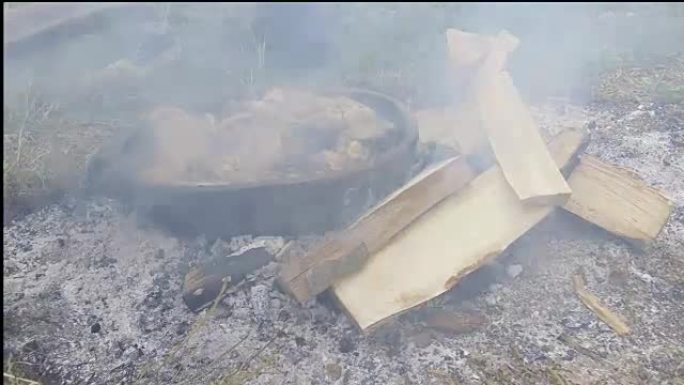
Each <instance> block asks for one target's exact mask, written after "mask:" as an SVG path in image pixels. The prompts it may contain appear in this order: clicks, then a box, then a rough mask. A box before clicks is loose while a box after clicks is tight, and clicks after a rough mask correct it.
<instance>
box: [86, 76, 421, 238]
mask: <svg viewBox="0 0 684 385" xmlns="http://www.w3.org/2000/svg"><path fill="white" fill-rule="evenodd" d="M329 93H330V94H338V95H345V96H349V97H351V98H352V99H354V100H356V101H358V102H360V103H363V104H365V105H367V106H369V107H371V108H372V109H373V110H374V111H376V113H377V114H378V115H379V116H380V117H382V118H385V119H387V120H389V121H391V122H392V123H394V126H395V127H396V130H395V132H396V134H395V135H396V137H395V138H394V140H392V141H391V143H390V144H389V145H388V146H387V148H386V149H385V150H384V151H381V152H380V153H377V154H375V157H374V160H373V161H372V162H371V163H370V164H367V165H363V166H361V167H355V168H348V169H345V170H339V171H331V172H329V173H327V174H325V175H323V176H302V177H298V178H289V179H283V180H282V181H280V182H278V181H276V182H272V181H269V182H253V183H225V184H187V183H184V184H180V183H179V184H166V185H159V184H157V185H152V184H149V183H147V182H145V180H144V179H143V178H140V177H138V175H137V170H140V169H142V168H143V167H142V165H144V164H145V162H147V161H149V160H150V159H149V158H148V157H147V155H149V154H147V153H146V151H147V152H149V150H148V149H149V148H150V147H149V146H148V145H146V143H149V142H146V141H147V140H148V139H149V136H148V132H147V131H146V130H145V129H139V130H136V131H134V132H131V133H128V134H126V135H125V136H124V137H122V138H120V140H118V141H115V142H113V143H112V144H111V145H110V146H107V147H105V148H103V149H102V151H101V152H100V153H99V154H98V155H97V156H96V157H94V159H93V161H92V162H91V163H90V167H89V172H88V183H87V185H88V187H89V188H90V190H91V191H99V192H104V193H106V194H109V195H114V196H116V197H118V198H120V199H123V200H125V201H126V202H128V203H131V204H132V205H133V206H134V207H135V209H137V210H138V211H139V212H140V213H142V214H144V215H146V216H147V217H149V218H151V219H152V220H153V221H154V222H156V223H157V224H159V225H161V226H163V227H165V228H166V229H168V230H170V231H172V232H173V233H176V234H178V235H189V236H192V235H198V234H205V235H207V236H209V237H223V238H226V237H231V236H236V235H247V234H249V235H254V236H257V235H280V236H301V235H308V234H322V233H324V232H326V231H330V230H334V229H339V228H340V227H342V226H344V225H346V224H348V223H349V222H350V221H353V220H354V219H355V218H357V217H358V216H359V215H360V214H361V212H362V211H363V210H364V209H366V208H367V207H368V206H369V205H371V204H372V203H374V201H377V200H378V199H380V198H382V197H384V196H385V195H387V194H388V193H390V192H391V191H393V190H394V189H396V188H398V187H399V186H401V185H402V184H403V182H404V181H405V180H406V179H407V178H408V177H409V176H410V175H409V173H410V170H411V168H412V166H413V165H414V162H415V161H416V144H417V140H418V131H417V128H416V125H415V122H414V120H413V119H412V117H411V116H410V115H409V114H408V113H407V111H406V109H405V108H404V107H403V106H402V105H401V104H400V103H399V102H397V101H395V100H394V99H392V98H390V97H388V96H386V95H383V94H380V93H377V92H373V91H366V90H356V89H353V90H341V91H333V92H329Z"/></svg>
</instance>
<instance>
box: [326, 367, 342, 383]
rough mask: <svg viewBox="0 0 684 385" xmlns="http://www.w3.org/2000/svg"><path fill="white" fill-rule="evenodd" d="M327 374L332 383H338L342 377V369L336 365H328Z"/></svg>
mask: <svg viewBox="0 0 684 385" xmlns="http://www.w3.org/2000/svg"><path fill="white" fill-rule="evenodd" d="M325 373H326V374H327V375H328V378H329V379H330V380H331V381H337V380H339V379H340V377H342V367H341V366H340V365H338V364H335V363H331V364H327V365H325Z"/></svg>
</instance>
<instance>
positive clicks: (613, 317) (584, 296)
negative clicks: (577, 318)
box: [572, 274, 630, 336]
mask: <svg viewBox="0 0 684 385" xmlns="http://www.w3.org/2000/svg"><path fill="white" fill-rule="evenodd" d="M572 284H573V286H574V287H575V293H576V294H577V297H579V299H580V301H582V303H583V304H584V306H586V307H587V308H588V309H589V310H591V311H592V312H594V314H596V316H597V317H599V318H600V319H601V321H603V322H605V323H606V324H607V325H608V326H610V327H611V329H613V330H614V331H615V333H616V334H617V335H619V336H624V335H626V334H629V332H630V329H629V326H627V323H626V322H625V321H624V320H623V319H622V317H620V316H619V315H618V314H616V313H614V312H613V311H611V310H610V309H608V308H606V307H605V306H603V305H602V304H601V301H599V299H598V297H596V296H595V295H593V294H592V293H590V292H589V291H588V290H587V288H586V282H585V281H584V277H583V276H582V275H580V274H576V275H574V276H573V277H572Z"/></svg>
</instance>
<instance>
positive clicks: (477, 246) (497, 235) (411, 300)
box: [333, 131, 587, 330]
mask: <svg viewBox="0 0 684 385" xmlns="http://www.w3.org/2000/svg"><path fill="white" fill-rule="evenodd" d="M586 144H587V135H586V133H584V132H579V131H566V132H563V133H561V134H559V135H558V136H557V137H556V138H554V139H553V140H552V142H551V143H550V149H551V153H552V155H553V158H554V160H555V161H556V164H557V165H558V167H564V166H566V165H568V164H570V163H571V160H572V159H573V158H574V157H575V156H576V154H577V153H578V152H579V151H581V150H583V148H584V147H585V146H586ZM553 209H554V207H553V206H541V205H529V204H525V203H524V202H521V201H520V200H519V199H518V196H517V195H516V193H515V192H514V191H513V190H512V189H511V187H510V186H509V184H508V183H507V181H506V178H505V177H504V175H503V173H502V171H501V169H500V168H499V167H498V166H493V167H492V168H490V169H489V170H487V171H485V172H484V173H483V174H481V175H479V176H478V177H476V178H475V179H474V180H473V181H472V182H471V183H470V184H469V185H468V186H466V187H465V188H464V189H462V190H461V191H460V192H459V193H458V194H455V195H452V196H450V197H448V198H447V199H445V200H444V201H442V202H441V203H440V204H438V205H437V206H435V207H434V208H433V209H432V210H430V211H429V212H427V213H426V214H425V215H423V216H422V217H421V218H419V219H418V220H417V221H415V222H414V223H413V224H412V225H411V226H409V227H408V228H406V229H404V231H402V232H401V233H400V234H399V235H397V236H396V237H395V238H394V240H393V242H392V243H390V244H388V245H387V246H385V247H384V248H383V249H382V250H380V251H379V252H377V253H376V254H375V255H374V256H373V258H371V259H370V260H369V261H368V263H366V265H365V266H364V267H363V269H361V270H360V271H359V272H357V273H355V274H352V275H350V276H347V277H345V278H343V279H341V280H340V281H338V282H337V283H335V285H333V290H334V294H335V296H336V297H337V299H338V300H339V302H340V304H341V305H342V307H343V308H344V309H345V311H346V312H347V313H348V314H349V315H350V316H351V318H352V319H353V320H354V321H355V322H356V324H357V325H358V326H359V328H360V329H362V330H367V329H368V328H370V327H373V326H375V325H377V324H378V323H380V322H381V321H383V320H385V319H387V318H388V317H391V316H393V315H396V314H398V313H401V312H403V311H406V310H408V309H410V308H412V307H414V306H416V305H419V304H421V303H423V302H425V301H427V300H429V299H431V298H434V297H436V296H438V295H440V294H442V293H444V292H445V291H447V290H449V289H450V288H451V287H453V286H454V285H455V284H456V283H458V282H459V281H460V279H461V278H462V277H464V276H465V275H467V274H469V273H471V272H472V271H474V270H476V269H477V268H479V267H480V266H482V265H484V264H485V263H487V262H488V261H490V260H491V259H493V258H494V257H496V256H497V255H498V254H500V253H501V252H502V251H503V250H504V249H506V248H507V247H508V246H509V245H510V244H511V243H513V242H514V241H515V240H516V239H518V238H519V237H520V236H521V235H523V234H524V233H525V232H527V231H528V230H529V229H531V228H532V227H533V226H534V225H535V224H537V223H538V222H540V221H541V220H542V219H544V217H546V216H547V215H548V214H549V213H550V212H551V211H552V210H553Z"/></svg>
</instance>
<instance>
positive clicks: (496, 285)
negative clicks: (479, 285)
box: [489, 283, 503, 292]
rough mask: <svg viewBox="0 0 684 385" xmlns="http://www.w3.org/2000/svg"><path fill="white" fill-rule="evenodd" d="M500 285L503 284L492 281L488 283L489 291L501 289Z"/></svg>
mask: <svg viewBox="0 0 684 385" xmlns="http://www.w3.org/2000/svg"><path fill="white" fill-rule="evenodd" d="M502 287H503V285H502V284H500V283H493V284H491V285H489V291H492V292H494V291H497V290H501V288H502Z"/></svg>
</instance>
